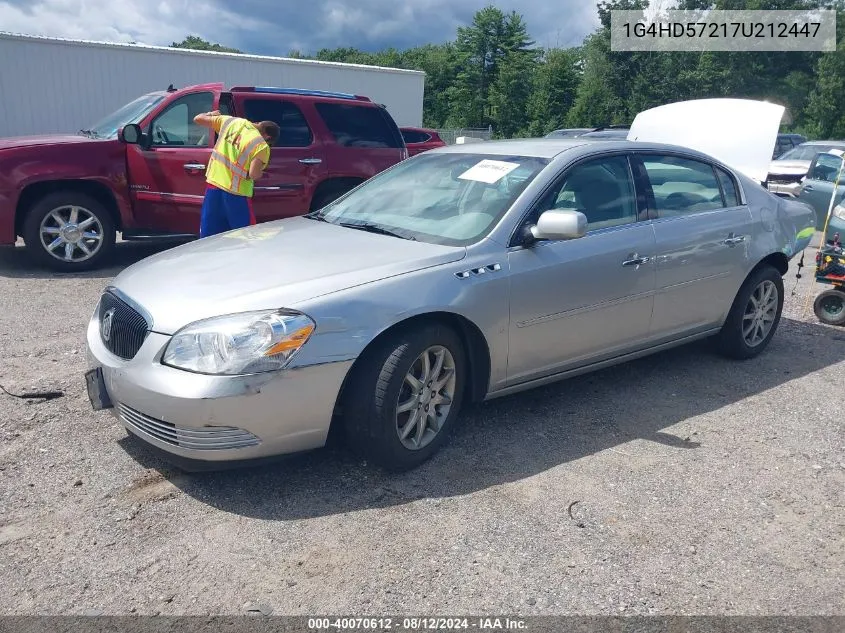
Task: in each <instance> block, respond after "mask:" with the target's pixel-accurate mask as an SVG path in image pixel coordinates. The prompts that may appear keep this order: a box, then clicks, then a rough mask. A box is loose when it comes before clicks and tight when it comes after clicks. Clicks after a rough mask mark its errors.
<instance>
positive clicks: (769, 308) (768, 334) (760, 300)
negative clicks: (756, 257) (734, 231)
mask: <svg viewBox="0 0 845 633" xmlns="http://www.w3.org/2000/svg"><path fill="white" fill-rule="evenodd" d="M782 311H783V279H782V278H781V276H780V273H779V272H778V271H777V270H776V269H775V268H773V267H772V266H761V267H760V268H758V269H757V270H755V271H754V272H753V273H751V275H749V277H748V279H746V280H745V283H743V284H742V287H741V288H740V289H739V292H738V293H737V295H736V298H735V299H734V302H733V305H732V306H731V311H730V312H729V313H728V318H727V319H726V320H725V324H724V325H723V326H722V331H721V332H719V334H718V335H717V337H716V341H717V345H718V348H719V351H720V352H721V353H722V354H723V355H725V356H728V357H730V358H736V359H740V360H745V359H749V358H754V357H755V356H757V355H758V354H760V353H761V352H762V351H763V350H764V349H766V347H767V346H768V345H769V341H771V340H772V337H773V336H774V334H775V331H776V330H777V328H778V324H779V323H780V317H781V312H782Z"/></svg>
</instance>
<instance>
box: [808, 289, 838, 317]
mask: <svg viewBox="0 0 845 633" xmlns="http://www.w3.org/2000/svg"><path fill="white" fill-rule="evenodd" d="M813 312H815V313H816V318H817V319H818V320H819V321H821V322H822V323H824V324H826V325H845V292H843V291H842V290H839V289H837V288H831V289H830V290H825V291H824V292H822V293H821V294H820V295H819V296H818V297H816V300H815V301H814V302H813Z"/></svg>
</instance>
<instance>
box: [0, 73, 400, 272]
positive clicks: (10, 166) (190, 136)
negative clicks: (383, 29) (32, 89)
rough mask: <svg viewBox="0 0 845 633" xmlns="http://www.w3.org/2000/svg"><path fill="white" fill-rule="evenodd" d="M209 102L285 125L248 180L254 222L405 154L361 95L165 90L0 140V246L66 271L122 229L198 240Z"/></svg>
mask: <svg viewBox="0 0 845 633" xmlns="http://www.w3.org/2000/svg"><path fill="white" fill-rule="evenodd" d="M211 110H220V111H221V112H222V113H224V114H232V115H235V116H241V117H245V118H247V119H250V120H252V121H261V120H271V121H275V122H276V123H278V124H279V127H280V128H281V135H280V136H279V140H278V141H277V142H276V144H275V145H274V147H273V149H272V157H271V160H270V165H269V166H268V168H267V170H266V172H265V175H264V176H263V177H262V178H261V179H260V180H259V181H258V182H256V183H255V194H254V198H253V207H254V210H255V216H256V219H257V221H258V222H265V221H268V220H275V219H278V218H283V217H289V216H295V215H301V214H304V213H307V212H308V211H310V210H313V209H318V208H320V207H322V206H324V205H326V204H328V203H329V202H331V201H332V200H334V199H335V198H337V197H339V196H340V195H342V194H344V193H346V192H347V191H349V190H350V189H352V188H353V187H355V186H357V185H358V184H360V183H361V182H363V181H364V180H366V179H367V178H370V177H372V176H374V175H375V174H377V173H378V172H380V171H382V170H384V169H386V168H388V167H390V166H392V165H394V164H396V163H398V162H400V161H402V160H404V159H405V158H407V157H408V150H407V148H406V147H405V143H404V140H403V138H402V134H401V132H400V131H399V128H398V127H397V125H396V123H395V121H394V120H393V118H392V117H391V116H390V114H389V113H388V112H387V110H386V109H385V108H384V107H383V106H381V105H379V104H376V103H373V102H372V101H370V99H368V98H367V97H361V96H357V95H351V94H344V93H334V92H323V91H315V90H298V89H292V88H256V87H235V88H231V89H230V90H229V91H224V87H223V84H218V83H215V84H203V85H197V86H190V87H187V88H184V89H181V90H175V89H174V88H172V87H170V88H168V89H167V90H165V91H160V92H152V93H149V94H145V95H143V96H141V97H138V98H137V99H135V100H134V101H132V102H131V103H128V104H127V105H125V106H123V107H122V108H120V109H119V110H118V111H116V112H114V113H113V114H111V115H109V116H108V117H106V118H105V119H103V120H102V121H100V122H99V123H98V124H97V125H94V126H93V127H91V128H90V129H86V130H80V131H79V132H78V133H77V134H76V135H64V136H33V137H17V138H4V139H0V245H4V244H14V243H15V240H16V237H17V236H21V237H23V238H24V241H25V242H26V246H27V249H28V250H29V251H30V252H31V253H32V255H33V256H34V257H35V258H36V259H37V260H39V261H40V262H41V263H43V264H45V265H47V266H49V267H51V268H53V269H55V270H59V271H68V272H70V271H77V270H86V269H91V268H95V267H96V266H97V265H98V264H99V263H101V262H102V261H103V259H104V258H105V257H107V255H108V254H109V251H110V250H111V249H112V248H113V246H114V242H115V234H116V232H117V231H120V232H121V234H122V237H123V239H125V240H132V239H162V238H173V237H176V238H180V239H185V238H190V237H194V236H196V235H197V234H198V233H199V216H200V207H201V205H202V197H203V193H204V190H205V167H206V165H207V163H208V158H209V155H210V154H211V150H212V148H213V146H214V142H215V140H216V138H215V137H216V134H213V133H211V134H209V131H208V130H207V129H206V128H203V127H201V126H198V125H196V124H194V123H193V118H194V116H196V115H197V114H198V113H200V112H208V111H211ZM124 132H127V134H126V136H124Z"/></svg>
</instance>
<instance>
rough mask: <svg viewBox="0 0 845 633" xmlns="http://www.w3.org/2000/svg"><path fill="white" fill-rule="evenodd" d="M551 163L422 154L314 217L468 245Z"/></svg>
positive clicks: (524, 158)
mask: <svg viewBox="0 0 845 633" xmlns="http://www.w3.org/2000/svg"><path fill="white" fill-rule="evenodd" d="M548 162H549V161H548V160H546V159H543V158H535V157H529V156H499V155H489V156H488V155H485V154H464V153H460V154H458V153H442V154H422V155H419V156H417V157H415V158H412V159H408V160H406V161H403V162H401V163H399V164H398V165H397V166H396V167H394V168H392V169H390V170H387V171H384V172H382V173H380V174H378V175H376V176H374V177H373V178H370V179H369V180H368V181H366V182H365V183H364V184H363V185H361V186H359V187H358V188H357V189H355V190H353V191H351V192H350V193H348V194H347V195H345V196H344V197H341V198H339V199H338V200H336V201H335V202H333V203H331V204H330V205H328V206H327V207H324V208H323V209H322V210H321V211H320V212H318V213H316V214H311V216H310V217H312V218H316V219H320V220H325V221H328V222H331V223H333V224H340V225H343V226H348V227H350V228H358V229H361V230H370V231H373V232H378V233H387V234H392V235H395V236H396V237H402V238H405V239H409V240H415V241H420V242H428V243H434V244H443V245H449V246H466V245H468V244H471V243H473V242H476V241H478V240H479V239H481V238H482V237H484V236H485V235H487V233H489V232H490V230H492V228H493V227H494V226H495V225H496V223H497V222H498V221H499V220H500V219H501V218H502V216H504V214H505V213H506V212H507V210H508V209H509V208H510V206H511V205H512V204H513V203H514V201H515V200H516V198H517V197H518V196H519V194H520V193H522V191H523V190H524V189H525V187H527V186H528V183H530V182H531V181H532V180H533V179H534V178H535V177H536V176H537V174H538V173H540V171H541V170H542V169H543V168H544V167H545V166H546V165H547V164H548Z"/></svg>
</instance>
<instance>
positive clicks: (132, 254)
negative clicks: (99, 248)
mask: <svg viewBox="0 0 845 633" xmlns="http://www.w3.org/2000/svg"><path fill="white" fill-rule="evenodd" d="M183 243H184V242H176V241H170V242H118V243H117V244H115V248H114V251H113V252H112V254H111V256H110V257H109V258H108V260H107V261H104V262H103V265H102V266H101V267H100V268H98V269H97V270H91V271H86V272H79V273H57V272H55V271H52V270H48V269H47V268H44V267H42V266H39V265H38V264H37V263H35V262H34V261H33V260H32V258H30V256H29V254H28V253H27V252H26V250H25V249H24V247H23V246H20V245H19V246H8V247H3V248H0V277H9V278H21V279H63V278H70V279H73V278H82V279H111V278H112V277H114V276H116V275H117V274H118V273H119V272H120V271H121V270H123V269H124V268H126V267H127V266H131V265H132V264H134V263H136V262H139V261H141V260H142V259H144V258H145V257H149V256H150V255H155V254H156V253H160V252H162V251H164V250H167V249H169V248H173V247H174V246H178V245H179V244H183Z"/></svg>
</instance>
